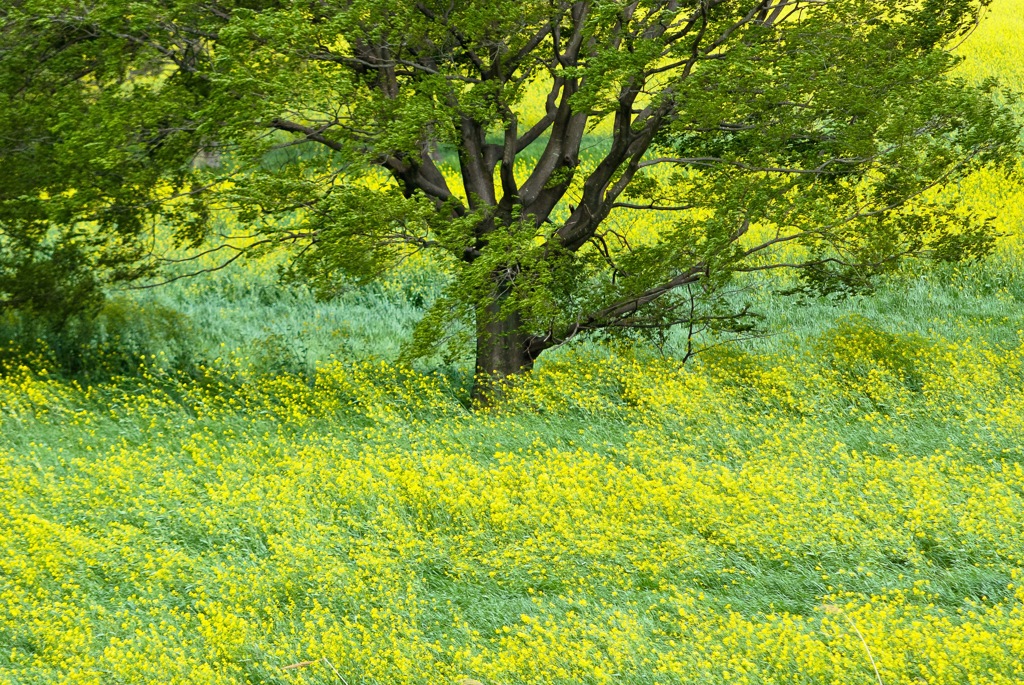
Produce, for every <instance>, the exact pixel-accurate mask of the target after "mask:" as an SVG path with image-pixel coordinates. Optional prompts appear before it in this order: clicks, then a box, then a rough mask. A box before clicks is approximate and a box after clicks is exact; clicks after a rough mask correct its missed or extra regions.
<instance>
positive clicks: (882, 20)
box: [0, 0, 1019, 376]
mask: <svg viewBox="0 0 1024 685" xmlns="http://www.w3.org/2000/svg"><path fill="white" fill-rule="evenodd" d="M987 4H988V3H987V1H986V0H941V1H940V0H631V1H629V0H580V1H578V2H565V1H562V0H457V1H456V0H414V1H410V0H212V1H211V0H100V1H99V2H92V3H86V2H81V1H79V0H13V2H9V3H6V5H5V8H4V9H0V21H2V30H0V115H2V119H3V121H4V122H5V125H4V128H3V129H2V130H0V165H2V168H3V170H4V176H3V178H2V179H0V307H3V306H7V307H14V306H28V305H29V304H31V301H32V300H33V294H32V293H31V292H22V291H23V290H24V288H22V289H21V290H19V288H18V284H19V283H21V284H24V283H26V282H28V281H30V280H31V278H29V277H28V276H27V275H26V274H31V273H42V272H44V271H46V270H47V269H49V272H52V273H53V274H55V275H54V277H53V278H51V279H50V281H52V283H51V284H50V285H48V286H46V288H49V290H46V292H48V293H53V292H58V291H59V292H61V293H64V294H65V295H66V296H65V297H64V299H65V300H67V301H68V302H78V301H79V300H81V299H83V298H84V297H85V296H84V295H83V293H87V292H94V290H95V287H96V286H97V285H99V284H101V283H103V282H110V281H113V280H119V279H120V280H125V279H134V278H138V277H140V276H145V275H152V274H153V273H154V269H155V268H156V267H157V266H158V264H159V262H158V261H154V257H155V255H153V254H152V250H151V243H150V242H149V240H148V239H147V238H148V237H149V236H150V235H151V232H152V231H153V230H154V226H155V225H157V223H159V224H160V225H161V226H164V227H168V228H169V230H173V231H174V232H175V234H176V236H177V238H178V240H179V241H180V243H181V244H182V245H185V246H191V247H194V248H199V247H200V246H201V245H203V243H204V241H205V240H206V239H207V238H208V235H209V231H210V218H211V216H214V215H216V213H217V212H221V211H230V212H234V213H236V214H237V215H238V216H239V217H240V218H241V219H242V220H243V222H244V223H246V224H247V225H249V226H251V228H252V231H251V234H252V238H251V239H250V240H249V242H248V243H247V247H246V248H244V249H245V250H255V251H259V250H264V249H270V248H272V247H277V246H288V248H289V249H291V250H292V251H293V255H292V257H293V263H292V274H293V275H294V276H296V277H298V278H301V279H303V280H305V281H306V282H308V283H309V284H311V285H312V286H313V287H315V288H316V289H317V290H319V291H320V292H322V293H324V294H327V293H330V292H331V291H332V288H336V287H337V286H338V285H339V283H341V282H342V281H343V279H350V278H353V277H354V278H373V277H376V276H378V275H380V274H382V273H385V272H387V271H388V269H390V268H392V267H394V266H395V265H396V264H397V263H399V262H400V261H401V260H403V259H405V258H407V257H408V256H409V255H410V254H412V253H414V252H420V251H425V252H429V253H432V254H433V255H434V259H435V261H436V263H438V264H440V265H441V266H442V267H443V268H444V269H445V270H446V271H447V272H448V273H449V274H450V279H449V281H448V285H447V287H446V290H445V292H444V294H443V296H442V297H440V298H439V300H438V301H437V302H436V303H435V304H434V305H433V308H432V309H431V311H429V312H428V314H427V316H426V317H425V318H424V320H423V322H422V324H421V325H420V328H419V330H418V331H417V335H416V340H417V344H418V345H419V346H421V347H427V346H429V345H431V344H433V343H436V342H437V341H438V340H439V339H441V338H443V337H444V336H445V335H447V334H448V333H450V332H451V331H452V330H459V325H461V326H462V328H461V330H468V331H471V335H472V337H474V338H475V340H476V349H477V361H476V366H477V370H478V371H479V372H481V373H483V374H488V375H490V376H504V375H507V374H511V373H515V372H517V371H519V370H522V369H525V368H529V367H530V365H531V364H532V362H533V360H534V359H535V358H536V357H537V355H539V354H540V353H541V352H543V351H544V350H545V349H548V348H550V347H552V346H555V345H558V344H561V343H563V342H565V341H566V340H569V339H572V338H574V337H576V336H579V335H581V334H586V333H592V332H598V331H606V332H607V331H621V330H655V329H658V328H661V327H665V326H671V325H674V324H689V325H693V324H697V325H715V326H726V327H728V326H734V327H735V326H742V325H743V321H744V314H745V311H744V310H743V309H742V308H737V306H736V305H735V304H733V303H732V300H731V299H730V298H727V297H724V296H723V293H724V292H725V291H726V290H727V288H728V287H729V285H730V283H733V282H734V281H735V279H736V277H737V275H738V274H742V273H749V272H754V271H764V270H772V269H793V270H797V271H798V272H799V273H801V274H802V277H803V279H804V282H805V283H806V284H807V286H808V287H813V288H816V289H818V290H825V291H827V290H829V289H836V288H842V287H849V286H855V285H857V284H858V283H863V282H864V281H865V280H866V279H868V278H870V276H871V275H873V274H876V273H879V272H882V271H884V270H886V269H889V268H892V267H893V266H894V265H895V264H897V263H898V262H899V260H900V259H901V258H904V257H927V258H935V259H941V260H961V259H971V258H975V257H978V256H981V255H983V254H985V253H986V252H987V251H988V250H989V249H990V247H991V244H992V240H993V234H992V229H991V227H990V226H989V224H988V223H987V222H986V221H985V218H984V217H977V216H974V215H972V213H971V212H969V211H967V210H966V209H965V208H963V207H961V206H959V205H958V204H957V202H956V198H955V194H950V193H942V192H939V191H941V190H943V189H944V188H952V187H954V186H955V184H956V182H957V181H958V180H959V179H962V178H963V177H964V176H965V175H967V174H969V173H971V172H972V171H973V170H975V169H977V168H979V167H980V166H982V165H987V164H1008V163H1009V162H1010V160H1012V159H1014V155H1015V153H1016V151H1017V148H1018V144H1019V143H1018V141H1019V137H1018V136H1019V127H1018V124H1017V123H1016V121H1015V120H1014V117H1013V116H1012V113H1011V111H1010V110H1009V109H1007V108H1006V107H1005V106H1004V105H1000V104H999V103H998V101H997V99H995V98H993V97H992V91H993V90H994V88H995V84H990V83H989V84H981V85H980V86H979V85H971V84H968V83H965V82H964V81H963V80H961V79H958V78H957V77H956V76H955V75H954V73H953V68H954V67H955V65H956V64H957V58H956V57H955V56H954V54H953V52H952V50H953V48H954V47H955V45H956V43H957V41H960V40H962V39H963V38H964V37H965V36H966V35H967V33H968V32H969V31H970V30H971V28H972V27H973V26H974V25H975V24H976V23H977V21H978V20H979V16H980V14H981V12H982V11H983V9H984V6H985V5H987ZM538 92H543V93H544V94H545V97H544V104H543V107H542V108H541V109H542V111H540V112H538V113H535V115H534V116H532V117H531V116H529V112H528V111H527V110H528V108H525V107H524V102H526V101H527V100H528V99H529V98H531V97H534V96H535V94H536V93H538ZM634 214H635V215H645V216H646V214H653V215H656V216H658V217H659V222H658V226H659V227H658V230H656V231H646V232H643V231H641V232H632V233H630V232H628V231H625V230H623V228H622V222H621V221H618V220H617V218H618V217H621V216H631V215H634ZM284 216H287V217H289V220H288V221H280V220H279V218H280V217H284ZM242 254H245V252H244V251H242V252H238V253H237V254H236V255H235V256H236V257H237V256H239V255H242ZM61 260H63V261H61ZM60 263H63V264H64V266H63V267H54V265H55V264H60ZM44 267H45V268H44ZM49 272H48V273H49ZM76 274H77V276H76ZM76 279H77V280H76ZM43 280H44V281H45V279H43ZM50 281H46V282H47V283H50ZM36 299H37V300H38V299H39V297H38V296H36ZM43 299H45V300H47V301H53V300H54V298H53V297H52V296H50V295H46V296H44V297H43ZM36 305H37V306H40V307H42V306H43V303H41V302H36Z"/></svg>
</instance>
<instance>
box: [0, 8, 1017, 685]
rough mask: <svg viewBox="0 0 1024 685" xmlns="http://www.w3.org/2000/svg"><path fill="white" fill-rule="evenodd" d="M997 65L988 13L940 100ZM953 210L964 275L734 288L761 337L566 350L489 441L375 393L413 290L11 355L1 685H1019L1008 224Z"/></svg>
mask: <svg viewBox="0 0 1024 685" xmlns="http://www.w3.org/2000/svg"><path fill="white" fill-rule="evenodd" d="M1022 38H1024V0H995V2H994V3H993V5H992V8H991V9H990V11H989V16H988V17H987V18H986V20H985V21H984V22H983V24H982V25H981V27H980V28H979V29H978V30H977V31H976V32H975V33H974V34H973V35H972V36H970V37H969V38H968V39H967V40H966V41H965V43H964V45H963V46H962V47H961V51H962V52H963V54H964V55H965V56H966V57H967V60H966V61H965V62H964V64H963V65H962V67H961V69H962V70H963V73H964V75H965V76H966V77H968V78H972V79H981V78H985V77H987V76H991V75H995V76H998V77H999V78H1001V79H1002V81H1003V82H1004V83H1005V84H1006V85H1007V86H1009V87H1011V88H1016V89H1018V90H1024V40H1022ZM964 190H965V192H966V193H967V195H968V196H969V198H970V199H971V201H972V204H973V206H974V207H975V208H976V209H977V210H978V211H981V212H985V213H987V214H991V215H993V216H995V217H996V223H997V225H998V226H999V227H1000V228H1001V230H1002V231H1003V233H1004V234H1005V235H1004V237H1003V238H1002V239H1001V242H1000V244H999V246H998V248H997V251H996V254H994V255H993V256H992V257H990V258H989V259H987V260H986V261H984V262H982V263H980V264H972V265H961V266H959V267H955V268H954V267H950V266H927V267H926V266H922V265H911V266H908V268H907V269H906V270H904V271H903V272H901V273H899V274H895V275H893V276H892V277H890V278H888V279H886V280H885V281H883V282H882V283H880V285H879V287H878V289H877V290H876V291H875V292H874V293H871V294H865V295H857V296H851V297H845V298H837V299H829V300H825V301H821V300H801V299H799V298H780V297H778V296H777V294H776V293H777V291H778V290H779V289H780V288H782V287H783V286H785V285H786V284H785V283H784V282H782V281H780V280H777V279H776V280H772V279H768V280H760V281H757V282H752V283H750V284H749V289H748V291H747V292H746V293H745V294H744V296H745V297H749V298H750V299H751V300H752V301H753V303H754V304H755V306H756V308H757V309H758V310H759V311H760V312H762V313H763V314H764V315H765V319H764V325H765V334H764V335H762V336H758V337H756V338H752V339H749V340H745V341H740V342H733V343H730V344H722V345H717V344H716V341H715V340H714V339H704V340H701V341H700V342H701V344H702V345H704V346H706V347H707V348H708V349H706V351H704V352H702V353H701V354H699V355H698V356H697V357H696V358H695V359H694V360H691V361H689V362H687V363H686V364H685V365H684V364H682V363H681V359H680V355H681V352H682V349H683V345H684V340H683V339H682V337H681V334H679V333H676V334H675V335H674V336H670V337H669V338H667V339H666V340H664V341H663V344H662V345H660V346H655V345H653V344H649V343H647V344H639V345H634V346H631V347H626V346H616V345H610V344H597V343H582V344H576V345H573V346H570V347H567V348H565V349H559V350H554V351H552V353H548V354H546V355H545V356H544V357H543V358H542V360H541V363H540V364H538V367H537V369H536V370H535V371H534V373H532V374H531V375H530V376H528V377H527V378H524V379H523V380H521V381H520V382H518V383H517V384H516V385H515V386H514V387H513V388H512V389H511V390H510V391H509V393H508V397H507V398H506V399H505V401H504V402H502V403H501V404H500V405H499V406H496V407H493V408H490V409H487V410H476V411H473V410H471V409H470V408H468V404H469V400H468V394H469V393H468V387H469V382H470V378H469V369H468V365H467V360H466V359H464V358H463V359H458V358H457V359H446V358H443V357H441V356H438V357H436V358H428V359H424V360H420V361H418V362H417V363H416V364H414V365H411V366H410V365H406V364H405V363H403V362H400V361H398V355H399V350H400V347H401V345H402V343H403V342H404V341H405V340H407V338H408V336H409V333H410V330H411V326H412V325H413V323H414V322H415V321H416V320H417V318H418V317H419V316H420V315H421V314H422V312H423V310H424V307H425V305H426V303H428V302H429V301H430V299H431V298H432V297H434V296H435V295H436V294H437V292H438V289H439V287H440V286H439V283H438V275H437V273H436V271H435V270H434V269H432V268H431V266H430V264H429V263H427V262H424V261H416V260H412V261H410V262H409V263H408V264H407V265H406V266H405V268H404V269H403V270H402V271H401V272H400V273H398V274H396V275H395V276H394V277H393V278H391V279H390V280H388V281H386V282H383V283H379V284H376V285H369V286H355V285H353V286H352V287H349V288H345V289H343V291H342V292H341V293H340V294H339V295H338V296H337V297H335V298H333V299H331V300H328V301H318V300H316V299H314V298H313V297H312V295H311V294H310V293H309V292H307V291H305V290H304V289H302V288H300V287H296V286H287V287H285V286H282V285H280V284H279V283H278V281H277V271H276V263H275V262H274V261H273V260H266V259H265V260H262V261H254V262H249V263H244V264H242V266H241V267H240V268H237V269H230V270H225V271H222V272H218V273H217V274H215V275H212V276H210V277H207V278H202V279H199V278H197V279H191V280H182V281H177V282H175V283H173V284H171V285H168V286H165V287H163V288H155V289H151V290H145V291H131V292H129V291H126V292H123V293H118V294H115V295H114V296H113V297H112V299H111V300H110V302H109V303H108V305H107V307H106V309H105V310H104V312H103V314H102V316H101V318H100V322H99V324H98V328H96V329H95V330H91V331H89V332H88V335H89V336H92V337H91V338H89V344H88V345H85V346H84V347H82V346H78V347H76V346H75V345H72V344H70V343H69V345H68V347H66V348H62V347H61V346H60V345H59V344H47V345H42V344H41V345H39V346H36V347H33V346H32V345H28V346H26V345H24V344H21V345H18V344H14V343H12V344H11V345H8V346H6V347H5V348H4V350H3V351H0V370H2V374H0V683H12V684H14V683H17V684H18V685H28V684H36V683H38V684H43V683H45V684H50V683H69V684H70V683H74V684H76V685H77V684H96V685H107V684H126V685H127V684H135V683H139V684H141V683H175V684H185V683H190V684H191V683H194V684H196V685H199V684H207V683H211V684H212V683H225V684H226V683H253V684H256V683H278V684H283V683H290V684H292V683H294V684H299V683H324V684H326V683H341V684H343V685H356V684H357V683H381V684H383V683H388V684H392V683H450V684H452V685H455V684H458V683H461V684H462V685H477V683H483V684H485V685H491V684H499V683H501V684H509V685H511V684H513V683H536V684H538V685H539V684H542V683H543V684H547V683H592V684H595V685H596V684H605V683H607V684H611V683H620V682H621V683H650V684H655V683H658V684H664V685H667V684H670V683H680V684H682V683H687V684H689V683H708V684H710V683H750V684H755V683H757V684H768V683H808V684H810V683H815V684H817V683H841V684H843V685H846V684H851V685H852V684H863V685H869V684H870V683H879V684H884V685H897V684H905V685H916V684H918V683H927V684H929V685H939V684H950V685H952V684H960V683H979V684H981V683H992V684H1003V683H1005V684H1007V685H1008V684H1010V683H1019V682H1022V681H1024V442H1022V438H1021V436H1022V435H1024V270H1022V266H1024V241H1022V239H1021V228H1022V226H1024V192H1021V191H1020V190H1019V189H1015V190H1012V191H1011V190H1009V189H1008V186H1007V185H1005V181H1004V180H1003V179H1002V178H1001V177H999V176H997V175H995V174H992V175H986V174H979V175H978V176H976V177H973V178H971V179H970V180H969V181H968V182H967V183H965V184H964ZM79 342H81V341H79ZM76 344H77V343H76Z"/></svg>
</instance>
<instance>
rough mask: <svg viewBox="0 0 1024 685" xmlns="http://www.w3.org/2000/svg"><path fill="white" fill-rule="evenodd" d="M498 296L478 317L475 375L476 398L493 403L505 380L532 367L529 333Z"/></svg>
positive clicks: (475, 399) (474, 398)
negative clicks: (503, 307) (503, 308)
mask: <svg viewBox="0 0 1024 685" xmlns="http://www.w3.org/2000/svg"><path fill="white" fill-rule="evenodd" d="M503 299H504V298H503V297H501V296H499V297H498V298H496V299H495V300H494V302H492V303H491V304H489V305H487V306H486V307H485V308H484V310H483V312H481V314H479V315H478V316H477V327H476V378H475V380H474V382H473V401H474V402H476V403H478V404H481V405H488V404H493V403H494V402H495V401H497V400H500V399H501V397H502V390H503V385H504V384H503V383H502V381H503V380H504V379H505V378H506V377H508V376H511V375H514V374H518V373H522V372H524V371H529V370H530V369H532V368H533V356H531V353H530V349H529V344H528V336H527V334H526V333H525V332H524V331H523V330H522V318H521V317H520V315H519V313H518V312H511V313H508V312H506V313H502V312H501V305H502V300H503Z"/></svg>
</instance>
